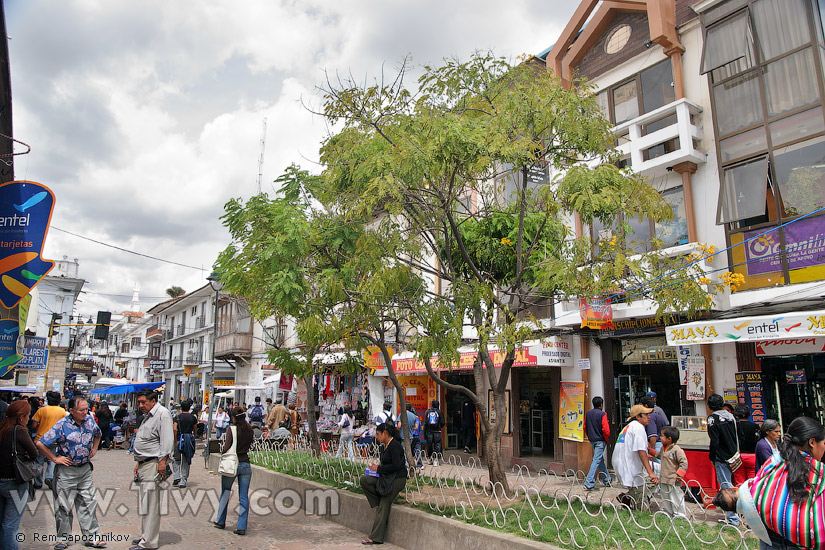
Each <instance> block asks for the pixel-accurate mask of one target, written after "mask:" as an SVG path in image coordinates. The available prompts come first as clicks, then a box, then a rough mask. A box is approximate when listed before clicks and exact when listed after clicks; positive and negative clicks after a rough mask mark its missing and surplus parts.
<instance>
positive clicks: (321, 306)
mask: <svg viewBox="0 0 825 550" xmlns="http://www.w3.org/2000/svg"><path fill="white" fill-rule="evenodd" d="M316 179H317V177H315V176H312V175H310V174H309V173H308V172H307V171H305V170H301V169H300V168H299V167H297V166H295V165H292V166H290V167H289V168H288V169H287V170H286V171H285V172H284V174H283V175H282V176H281V177H279V178H278V179H277V180H275V182H276V183H279V184H280V185H281V189H280V192H279V195H278V196H277V197H275V198H269V197H268V196H267V195H266V194H260V195H257V196H254V197H252V198H250V199H249V200H248V201H247V202H246V203H245V204H244V203H242V202H241V201H240V200H238V199H233V200H230V201H229V202H228V203H227V204H226V206H225V214H224V215H223V216H222V218H221V219H222V221H223V223H224V225H225V226H226V227H227V229H228V230H229V233H230V236H231V238H232V243H231V244H230V245H229V246H228V247H227V248H226V249H225V250H224V251H223V252H222V253H221V254H220V256H219V257H218V260H217V263H216V266H215V269H216V270H217V271H218V272H219V273H220V274H221V280H222V281H224V282H225V283H226V286H225V289H226V290H227V291H228V292H231V293H232V294H235V295H238V296H241V297H243V299H244V300H245V302H246V303H247V304H248V306H249V308H250V312H251V314H252V316H253V317H254V318H256V319H265V318H267V317H269V316H272V315H276V316H279V317H292V318H293V319H294V320H295V322H296V332H297V336H298V340H299V341H300V345H299V347H298V348H297V349H295V348H286V347H282V348H279V349H275V350H272V351H271V352H270V360H271V361H272V363H273V364H274V365H276V367H277V368H279V369H281V370H282V371H283V372H284V373H286V374H293V375H296V376H299V377H300V378H301V379H302V380H303V382H304V384H305V385H306V387H307V390H308V391H307V417H308V426H309V439H310V442H311V445H312V448H313V449H314V450H315V451H316V452H319V451H320V443H319V439H318V431H317V427H316V413H317V403H316V402H315V395H314V392H313V391H312V387H313V385H312V376H313V374H316V373H318V372H322V371H323V369H324V367H323V366H319V365H316V364H315V363H314V358H315V356H316V355H317V354H318V353H322V352H325V351H328V350H331V349H339V348H340V347H341V346H342V345H344V344H345V343H346V341H347V338H348V335H349V333H350V332H351V330H350V327H349V326H345V325H344V324H343V323H342V322H341V319H340V315H339V313H340V302H341V299H342V297H343V294H342V293H341V291H340V287H341V285H340V283H339V280H338V276H337V264H338V263H339V262H340V258H342V257H343V256H344V255H346V256H348V255H349V252H348V249H349V248H351V247H352V246H353V243H354V241H355V240H356V239H357V237H358V232H357V230H352V229H351V227H352V226H346V225H333V224H330V223H328V222H327V221H326V218H325V217H324V216H323V214H324V213H323V211H322V210H319V209H317V208H316V206H317V202H315V201H314V200H313V198H312V196H311V194H310V188H311V187H312V186H313V183H314V180H316ZM336 368H337V369H338V370H339V371H340V372H342V373H347V372H354V371H355V370H357V369H360V368H361V361H360V358H356V357H353V356H352V355H351V354H344V359H343V361H342V364H341V365H339V366H337V367H336Z"/></svg>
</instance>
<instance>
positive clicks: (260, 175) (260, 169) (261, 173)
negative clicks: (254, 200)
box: [257, 117, 266, 195]
mask: <svg viewBox="0 0 825 550" xmlns="http://www.w3.org/2000/svg"><path fill="white" fill-rule="evenodd" d="M264 149H266V117H264V122H263V129H262V130H261V156H260V157H258V193H257V194H258V195H260V194H261V180H262V179H263V177H264Z"/></svg>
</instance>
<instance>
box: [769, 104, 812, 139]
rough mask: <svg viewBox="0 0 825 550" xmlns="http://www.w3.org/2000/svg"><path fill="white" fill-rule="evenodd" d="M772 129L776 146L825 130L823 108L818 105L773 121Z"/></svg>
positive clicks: (772, 136) (772, 137)
mask: <svg viewBox="0 0 825 550" xmlns="http://www.w3.org/2000/svg"><path fill="white" fill-rule="evenodd" d="M770 130H771V142H772V143H773V146H774V147H777V146H778V145H783V144H785V143H788V142H789V141H794V140H797V139H802V138H804V137H806V136H812V135H814V134H818V133H820V132H825V123H823V118H822V109H821V108H819V107H818V108H816V109H811V110H810V111H803V112H801V113H798V114H795V115H793V116H789V117H788V118H783V119H781V120H777V121H776V122H772V123H771V125H770Z"/></svg>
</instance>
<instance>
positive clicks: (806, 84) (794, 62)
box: [763, 48, 819, 117]
mask: <svg viewBox="0 0 825 550" xmlns="http://www.w3.org/2000/svg"><path fill="white" fill-rule="evenodd" d="M763 74H764V79H765V93H766V95H767V96H768V97H767V99H768V116H770V117H774V116H777V115H781V114H783V113H787V112H788V111H793V110H796V109H799V108H800V107H807V106H808V105H812V104H814V103H816V102H817V101H819V83H818V82H817V77H816V67H814V56H813V50H811V48H807V49H804V50H802V51H800V52H797V53H795V54H793V55H789V56H787V57H783V58H782V59H780V60H779V61H774V62H773V63H770V64H768V65H767V66H766V67H765V69H764V70H763Z"/></svg>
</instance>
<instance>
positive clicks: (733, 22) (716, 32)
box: [702, 11, 753, 74]
mask: <svg viewBox="0 0 825 550" xmlns="http://www.w3.org/2000/svg"><path fill="white" fill-rule="evenodd" d="M737 60H742V61H743V62H744V63H743V65H744V66H742V67H741V70H745V69H748V68H750V67H752V66H753V33H752V32H751V28H750V24H749V21H748V13H747V12H746V11H745V12H741V13H739V14H737V15H735V16H734V17H731V18H730V19H727V20H725V21H722V22H721V23H718V24H716V25H714V26H712V27H710V28H709V29H708V30H707V33H706V34H705V48H704V51H703V52H702V74H705V73H709V72H710V71H712V70H714V69H718V68H720V67H722V66H724V65H728V64H729V63H732V62H734V61H737Z"/></svg>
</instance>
